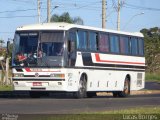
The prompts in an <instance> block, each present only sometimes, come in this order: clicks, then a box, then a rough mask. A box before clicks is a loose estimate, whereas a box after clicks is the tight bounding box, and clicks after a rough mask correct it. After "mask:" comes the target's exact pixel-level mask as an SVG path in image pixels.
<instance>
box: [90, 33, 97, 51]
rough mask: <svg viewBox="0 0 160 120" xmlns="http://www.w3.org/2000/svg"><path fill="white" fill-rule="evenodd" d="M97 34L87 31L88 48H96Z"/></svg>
mask: <svg viewBox="0 0 160 120" xmlns="http://www.w3.org/2000/svg"><path fill="white" fill-rule="evenodd" d="M97 36H98V34H97V33H95V32H89V50H93V51H96V50H97V38H98V37H97Z"/></svg>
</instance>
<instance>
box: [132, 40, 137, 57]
mask: <svg viewBox="0 0 160 120" xmlns="http://www.w3.org/2000/svg"><path fill="white" fill-rule="evenodd" d="M131 54H132V55H138V39H137V38H134V37H132V38H131Z"/></svg>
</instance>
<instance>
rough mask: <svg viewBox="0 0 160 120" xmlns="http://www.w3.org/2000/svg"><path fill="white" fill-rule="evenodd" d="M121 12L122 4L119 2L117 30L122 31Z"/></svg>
mask: <svg viewBox="0 0 160 120" xmlns="http://www.w3.org/2000/svg"><path fill="white" fill-rule="evenodd" d="M120 10H121V3H120V0H118V7H117V30H118V31H120Z"/></svg>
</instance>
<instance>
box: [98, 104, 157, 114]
mask: <svg viewBox="0 0 160 120" xmlns="http://www.w3.org/2000/svg"><path fill="white" fill-rule="evenodd" d="M159 113H160V106H157V107H148V108H146V107H145V108H144V107H139V108H130V109H124V110H115V111H106V112H102V113H100V114H159Z"/></svg>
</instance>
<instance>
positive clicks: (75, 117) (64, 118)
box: [28, 106, 160, 120]
mask: <svg viewBox="0 0 160 120" xmlns="http://www.w3.org/2000/svg"><path fill="white" fill-rule="evenodd" d="M28 117H30V118H29V119H31V120H32V119H34V120H123V119H124V118H126V120H132V118H134V120H139V119H141V120H158V119H160V106H157V107H143V108H142V107H139V108H138V107H137V108H130V109H124V110H115V111H114V110H112V111H105V112H97V113H80V114H55V115H50V114H49V115H36V116H32V115H31V116H28ZM128 117H130V119H128ZM136 118H137V119H136ZM143 118H146V119H143Z"/></svg>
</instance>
